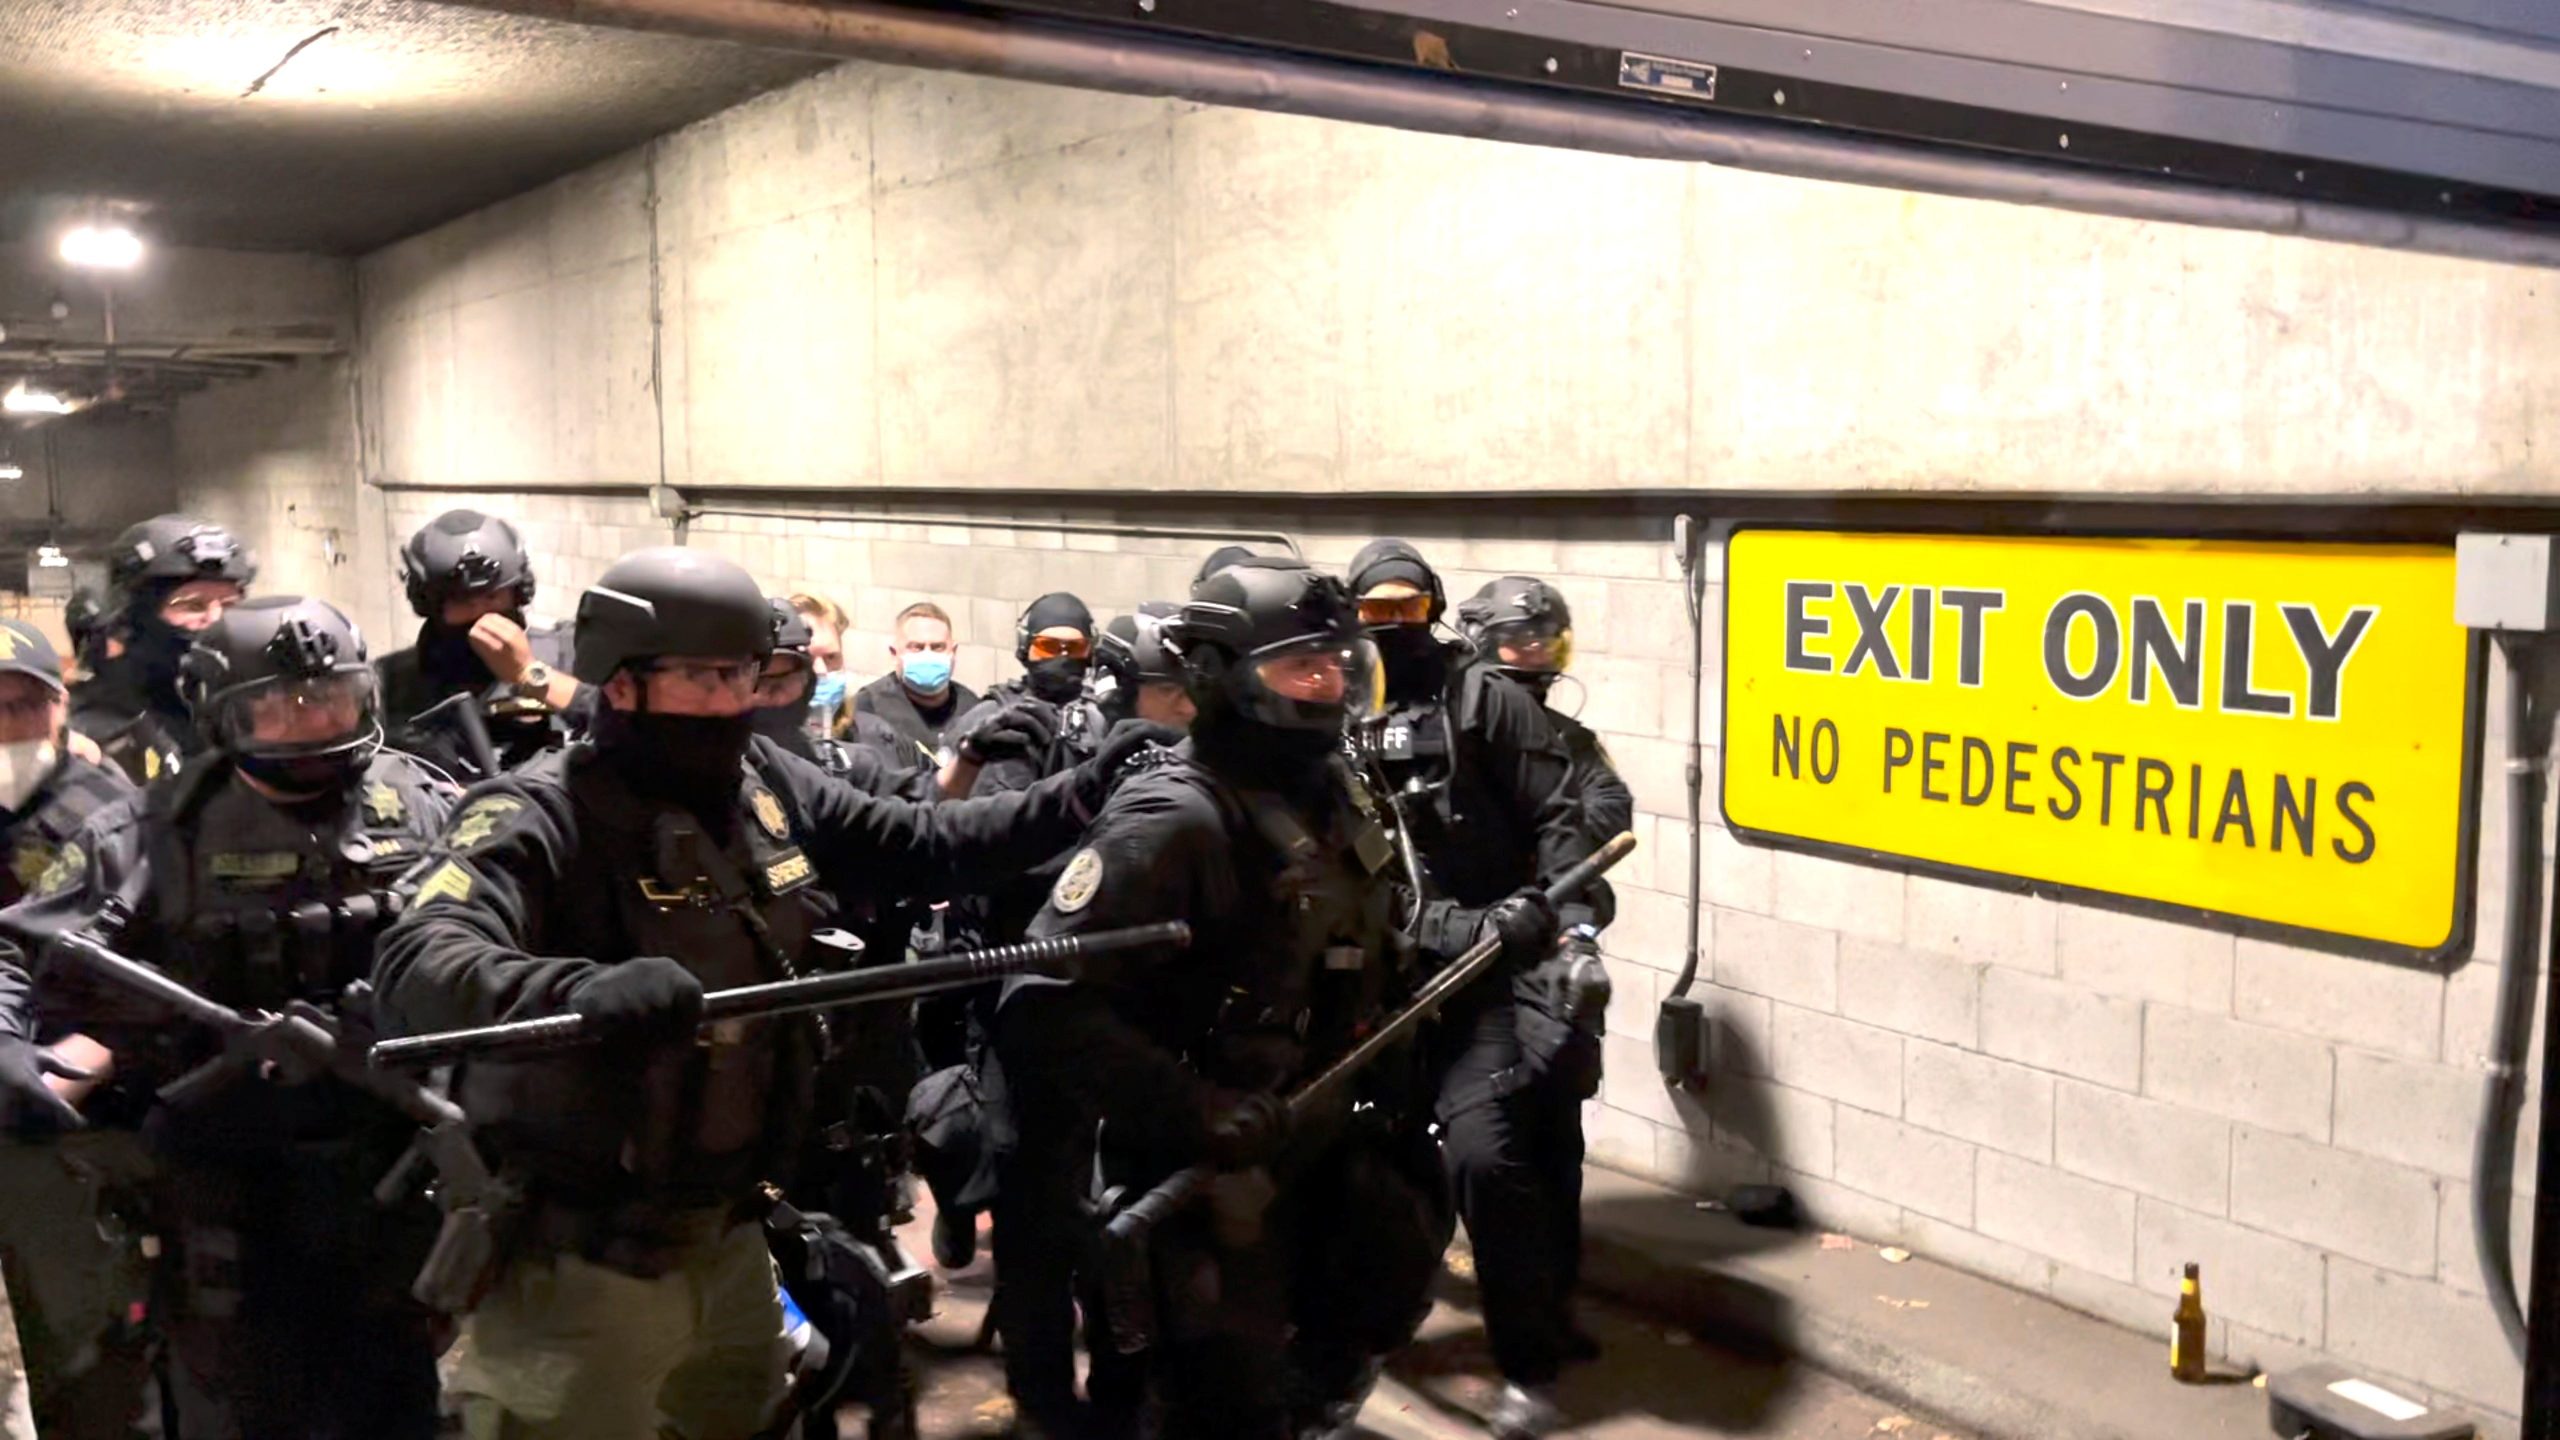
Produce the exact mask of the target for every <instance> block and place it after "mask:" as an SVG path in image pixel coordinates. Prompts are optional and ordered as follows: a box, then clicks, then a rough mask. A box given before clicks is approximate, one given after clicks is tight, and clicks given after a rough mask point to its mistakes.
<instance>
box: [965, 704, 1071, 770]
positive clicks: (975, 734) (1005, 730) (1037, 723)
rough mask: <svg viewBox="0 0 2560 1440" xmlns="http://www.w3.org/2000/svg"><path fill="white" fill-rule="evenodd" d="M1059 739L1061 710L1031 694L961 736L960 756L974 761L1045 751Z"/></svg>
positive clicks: (1015, 757)
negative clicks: (1058, 710)
mask: <svg viewBox="0 0 2560 1440" xmlns="http://www.w3.org/2000/svg"><path fill="white" fill-rule="evenodd" d="M1056 743H1058V712H1057V711H1056V710H1054V709H1052V708H1051V707H1050V706H1049V704H1048V702H1046V701H1043V700H1034V699H1032V698H1030V697H1029V696H1027V695H1026V696H1024V697H1022V698H1021V699H1018V700H1014V701H1011V702H1009V703H1007V704H1005V705H1003V706H1001V707H999V708H998V709H997V710H996V711H995V712H994V713H992V714H990V715H988V716H987V717H986V718H985V719H983V720H981V721H979V722H978V723H977V724H975V725H972V726H970V727H969V733H968V734H966V735H963V736H961V737H960V742H959V746H958V748H959V752H960V758H961V759H963V760H966V761H968V762H969V763H970V764H972V765H989V764H993V763H995V762H996V761H999V760H1023V759H1028V758H1030V757H1031V756H1035V755H1045V754H1047V753H1048V750H1049V747H1050V746H1052V745H1054V744H1056Z"/></svg>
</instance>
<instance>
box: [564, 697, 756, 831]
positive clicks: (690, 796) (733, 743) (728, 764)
mask: <svg viewBox="0 0 2560 1440" xmlns="http://www.w3.org/2000/svg"><path fill="white" fill-rule="evenodd" d="M755 725H756V715H755V712H754V711H752V710H742V711H740V712H739V713H737V714H735V715H660V714H655V713H644V712H641V711H637V710H617V709H615V708H614V707H613V706H611V705H600V706H598V707H596V716H595V721H594V723H593V724H592V725H591V726H590V727H589V731H588V733H589V734H591V735H593V736H594V737H595V743H596V750H597V753H599V754H601V755H602V756H603V757H604V758H605V759H606V761H607V762H609V763H610V764H612V766H613V767H614V769H615V770H617V771H619V772H620V773H621V775H622V778H623V780H624V781H625V782H626V783H628V784H629V785H630V786H631V788H632V789H633V790H636V791H638V792H639V793H640V794H642V795H646V796H649V797H651V798H653V799H658V800H667V801H672V802H674V803H675V804H678V805H682V806H684V807H685V808H686V809H688V810H691V811H693V812H694V814H696V815H698V816H701V817H703V818H705V819H706V820H708V819H709V818H711V817H713V816H721V815H726V814H727V813H728V812H729V811H730V810H731V809H732V808H734V807H735V806H736V804H737V799H738V786H739V784H740V781H741V780H742V778H743V777H742V775H741V773H740V770H739V767H740V766H741V765H743V764H745V763H746V758H747V742H748V741H749V740H751V739H753V738H754V736H755Z"/></svg>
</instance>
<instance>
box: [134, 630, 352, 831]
mask: <svg viewBox="0 0 2560 1440" xmlns="http://www.w3.org/2000/svg"><path fill="white" fill-rule="evenodd" d="M178 693H179V695H180V696H181V698H183V699H184V700H185V701H186V703H187V708H188V710H189V711H190V712H191V713H193V714H194V716H195V720H196V728H197V729H198V730H200V731H201V732H203V734H204V737H205V739H206V740H207V741H208V742H210V743H211V744H212V745H213V746H214V748H216V749H218V750H222V751H225V752H227V753H229V754H230V755H232V756H234V757H235V758H237V759H238V761H239V762H240V768H241V769H243V770H244V771H247V772H248V773H249V774H250V775H252V776H254V777H256V778H258V779H260V780H264V781H266V782H268V783H269V784H271V785H273V786H275V787H277V788H279V789H284V790H290V791H299V792H302V793H317V792H319V791H322V790H326V789H331V788H335V787H337V786H340V785H343V784H345V783H346V782H347V781H348V780H350V779H352V778H353V777H354V776H355V775H357V774H359V773H361V772H362V771H363V769H364V767H365V766H366V764H367V763H369V762H370V761H371V760H372V759H373V755H374V752H375V751H376V750H378V749H380V748H381V745H382V723H381V717H380V716H379V714H378V713H377V708H376V705H375V695H374V676H373V667H372V665H371V664H369V663H367V661H366V657H365V648H364V635H363V633H362V632H360V631H359V630H357V629H356V625H355V622H354V621H352V620H350V619H348V618H347V617H346V614H345V612H343V611H341V610H339V609H338V607H336V606H334V605H332V604H330V603H329V602H328V601H326V600H307V599H303V598H301V597H299V596H294V595H268V596H262V597H260V598H257V599H253V600H244V601H242V602H240V603H239V604H237V605H234V606H232V607H231V608H230V609H228V610H226V611H224V612H223V614H222V617H221V618H220V619H218V620H215V621H214V622H213V623H212V624H211V625H208V626H206V627H205V628H204V630H203V631H202V632H200V633H199V634H198V635H197V636H196V640H195V643H194V644H193V645H192V646H190V647H189V648H188V650H187V653H186V658H185V659H183V660H182V661H180V662H179V667H178Z"/></svg>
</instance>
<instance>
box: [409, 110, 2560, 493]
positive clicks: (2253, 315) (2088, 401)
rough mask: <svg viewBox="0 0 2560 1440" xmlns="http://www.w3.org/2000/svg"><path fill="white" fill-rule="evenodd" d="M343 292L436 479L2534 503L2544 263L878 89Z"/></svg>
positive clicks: (2546, 453)
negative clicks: (2461, 497) (2404, 497)
mask: <svg viewBox="0 0 2560 1440" xmlns="http://www.w3.org/2000/svg"><path fill="white" fill-rule="evenodd" d="M359 288H360V290H361V291H362V307H361V308H362V325H361V329H362V334H363V336H364V351H365V384H366V387H367V390H366V399H365V406H364V408H365V411H366V413H367V415H368V416H369V417H370V420H371V423H372V425H373V427H374V428H375V431H376V433H375V434H374V435H373V437H372V442H371V443H372V448H370V449H369V450H368V452H367V455H366V464H367V466H368V469H369V471H371V472H372V473H378V474H381V475H385V476H388V477H390V478H394V479H399V480H407V481H419V482H429V483H435V484H472V485H486V486H490V487H492V488H501V489H503V488H507V487H510V486H524V485H554V484H564V483H567V484H575V483H581V482H608V481H618V482H625V483H639V482H646V481H655V480H658V479H660V478H664V479H666V480H668V481H670V482H672V483H675V484H678V485H688V484H690V485H739V484H743V485H757V486H774V485H794V486H800V485H805V486H819V487H834V488H848V487H850V488H873V487H923V488H941V487H979V486H983V487H1001V488H1006V489H1013V490H1020V489H1059V490H1085V489H1090V490H1097V491H1116V492H1129V491H1229V492H1232V491H1238V490H1251V491H1256V492H1260V493H1264V494H1273V495H1292V494H1320V493H1341V494H1358V493H1364V492H1366V493H1412V492H1417V491H1420V492H1460V493H1468V494H1483V493H1495V492H1507V493H1531V492H1552V491H1558V490H1581V491H1589V490H1609V489H1617V488H1637V489H1654V490H1663V489H1698V490H1710V491H1730V490H1781V491H1804V492H1812V493H1826V492H1835V491H1843V490H1854V491H1876V490H1888V491H1932V492H1934V491H1960V492H1966V493H1975V494H1978V493H1981V492H1985V491H2009V492H2020V493H2028V494H2052V493H2063V494H2080V495H2123V494H2128V493H2160V494H2194V493H2211V494H2219V495H2251V494H2259V495H2294V496H2298V495H2306V494H2313V495H2355V494H2371V493H2397V494H2420V493H2500V494H2513V493H2524V494H2534V493H2549V492H2552V491H2554V490H2555V489H2560V461H2555V459H2554V458H2553V457H2554V456H2560V339H2555V336H2560V324H2555V323H2554V321H2555V320H2560V295H2555V293H2554V287H2553V286H2552V284H2551V281H2550V277H2549V274H2548V272H2542V271H2534V270H2527V269H2520V268H2515V267H2502V266H2498V265H2492V264H2487V263H2481V262H2471V261H2460V260H2448V259H2439V258H2434V257H2428V256H2418V255H2409V254H2402V253H2397V252H2386V251H2380V250H2369V249H2360V248H2356V247H2352V246H2341V245H2331V244H2322V243H2317V242H2312V241H2305V240H2301V239H2296V238H2290V237H2282V236H2273V235H2260V234H2249V233H2241V232H2232V231H2218V230H2204V229H2192V228H2181V227H2176V226H2167V225H2157V224H2144V223H2136V222H2130V221H2123V220H2116V219H2110V218H2106V217H2101V216H2090V215H2080V214H2072V213H2066V212H2062V211H2052V210H2039V209H2033V208H2026V207H2018V206H2008V205H1999V204H1992V203H1988V202H1981V201H1968V200H1957V199H1946V198H1939V197H1930V196H1920V195H1910V194H1901V193H1895V192H1890V191H1883V190H1871V189H1863V188H1859V187H1854V186H1846V185H1834V184H1824V183H1818V182H1809V181H1801V180H1793V179H1785V178H1778V177H1770V176H1761V175H1751V174H1744V173H1739V172H1731V171H1724V170H1717V169H1713V168H1708V167H1701V166H1681V165H1676V164H1670V163H1666V162H1656V161H1639V160H1628V159H1620V158H1616V157H1609V156H1599V155H1588V154H1580V153H1573V152H1563V151H1550V150H1540V149H1535V148H1528V147H1520V146H1509V145H1499V144H1490V143H1485V142H1477V141H1467V140H1458V139H1451V138H1447V137H1442V136H1430V135H1418V134H1410V133H1405V132H1400V131H1393V130H1383V129H1371V128H1364V127H1360V126H1353V125H1345V124H1340V123H1335V122H1329V121H1323V120H1315V119H1308V118H1304V117H1296V116H1283V115H1271V114H1263V113H1259V112H1249V111H1237V110H1221V109H1211V108H1204V107H1201V106H1197V105H1189V104H1184V103H1179V102H1174V101H1167V100H1150V99H1138V98H1130V97H1123V96H1112V95H1099V94H1088V93H1082V92H1075V91H1062V90H1053V89H1046V88H1042V87H1037V86H1029V85H1022V84H1018V83H1012V82H1004V81H995V80H984V79H978V78H974V77H964V76H953V75H944V74H935V73H929V72H921V71H912V70H901V69H895V68H887V67H878V66H865V65H848V66H845V67H842V68H839V69H837V70H833V71H830V72H828V73H826V74H823V75H820V76H818V77H816V78H814V79H811V80H809V81H806V82H804V83H802V84H800V85H797V86H793V87H791V88H789V89H786V90H783V91H779V92H776V93H774V94H772V95H769V96H766V97H764V98H762V99H759V100H756V101H754V102H752V103H750V104H747V105H744V106H741V107H739V108H738V109H735V110H732V111H730V112H727V113H725V114H723V115H720V116H717V117H714V118H713V119H711V120H708V121H705V122H702V123H701V124H698V125H695V126H693V127H691V128H688V129H686V130H683V131H680V132H678V133H676V134H674V135H670V136H667V137H665V138H664V139H662V140H660V141H658V142H656V143H654V144H652V145H651V146H649V147H646V148H644V149H643V150H640V151H636V152H633V153H632V154H629V155H626V156H623V157H620V158H618V159H615V160H611V161H608V162H606V163H604V164H602V165H599V166H597V167H595V168H593V169H590V170H588V171H585V172H582V173H580V174H578V175H575V176H572V177H569V178H568V179H565V180H562V181H560V182H558V183H556V184H553V185H550V186H547V187H544V188H543V189H541V190H537V191H534V192H532V193H530V194H527V195H524V196H521V197H519V198H517V199H514V200H510V201H507V202H505V203H503V204H500V205H497V206H493V207H491V208H490V209H488V210H485V211H482V212H480V213H478V214H475V215H472V216H469V217H466V218H464V219H462V220H459V221H456V222H454V223H452V224H450V225H447V226H445V227H443V228H441V229H438V230H436V231H433V232H430V233H428V234H426V235H422V236H418V237H416V238H414V239H411V240H408V241H405V242H402V243H401V244H399V245H396V246H393V247H391V248H390V249H388V250H385V251H383V252H381V253H379V254H377V255H375V256H372V257H370V258H369V259H367V260H366V261H364V262H363V263H362V265H361V266H360V282H359ZM653 306H654V310H655V312H656V313H658V314H659V315H660V316H661V317H662V323H661V324H659V325H658V326H656V327H654V328H653V326H652V324H651V315H652V312H653Z"/></svg>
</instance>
